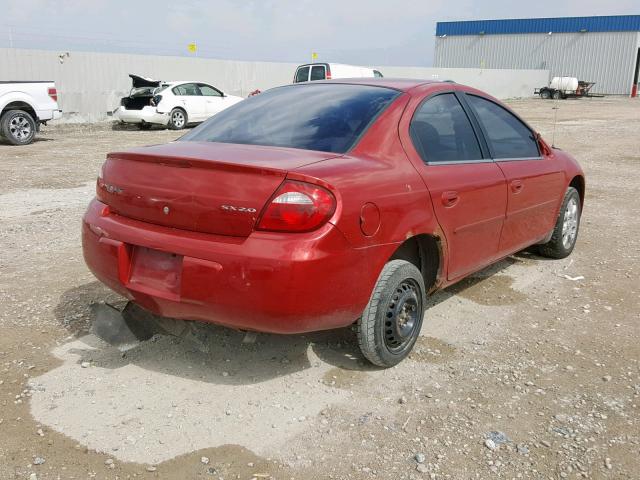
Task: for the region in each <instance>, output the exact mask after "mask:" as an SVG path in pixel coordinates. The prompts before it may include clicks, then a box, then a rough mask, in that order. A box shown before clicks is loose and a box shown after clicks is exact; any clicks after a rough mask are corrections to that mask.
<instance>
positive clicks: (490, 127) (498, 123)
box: [467, 95, 540, 158]
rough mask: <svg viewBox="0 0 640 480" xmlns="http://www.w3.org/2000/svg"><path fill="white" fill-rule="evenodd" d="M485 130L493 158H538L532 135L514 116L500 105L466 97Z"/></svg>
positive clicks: (483, 99)
mask: <svg viewBox="0 0 640 480" xmlns="http://www.w3.org/2000/svg"><path fill="white" fill-rule="evenodd" d="M467 99H468V100H469V103H470V104H471V106H472V107H473V109H474V111H475V113H476V115H477V117H478V119H479V120H480V122H482V125H483V127H484V129H485V132H486V136H487V137H488V138H487V140H488V142H489V144H490V147H491V150H492V154H493V157H494V158H533V157H538V156H540V152H539V151H538V144H537V143H536V140H535V137H534V134H533V132H532V131H531V130H529V128H528V127H527V126H526V125H525V124H524V123H522V122H521V121H520V120H519V119H518V118H517V117H516V116H515V115H513V114H512V113H511V112H509V111H508V110H505V109H504V108H502V107H501V106H500V105H498V104H496V103H493V102H492V101H490V100H487V99H485V98H482V97H478V96H476V95H467Z"/></svg>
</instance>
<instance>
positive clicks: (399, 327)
mask: <svg viewBox="0 0 640 480" xmlns="http://www.w3.org/2000/svg"><path fill="white" fill-rule="evenodd" d="M419 288H420V287H419V285H418V284H417V283H416V282H415V281H414V280H412V279H407V280H405V281H403V282H402V283H400V285H398V287H397V288H396V290H395V292H394V293H393V296H392V297H391V301H390V302H389V305H387V311H386V314H385V323H384V342H385V346H386V347H387V349H388V350H389V352H391V353H396V354H397V353H401V352H402V351H403V350H405V349H406V348H407V347H408V346H409V345H410V344H411V343H412V341H413V339H414V337H415V333H416V330H417V329H418V328H419V326H420V323H421V322H420V321H421V318H420V315H421V314H422V301H421V299H420V296H419V294H418V292H419Z"/></svg>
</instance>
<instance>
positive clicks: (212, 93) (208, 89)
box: [198, 83, 222, 97]
mask: <svg viewBox="0 0 640 480" xmlns="http://www.w3.org/2000/svg"><path fill="white" fill-rule="evenodd" d="M198 87H200V92H201V93H202V95H204V96H205V97H221V96H222V95H221V94H220V92H219V91H218V90H216V89H215V88H213V87H212V86H210V85H207V84H205V83H199V84H198Z"/></svg>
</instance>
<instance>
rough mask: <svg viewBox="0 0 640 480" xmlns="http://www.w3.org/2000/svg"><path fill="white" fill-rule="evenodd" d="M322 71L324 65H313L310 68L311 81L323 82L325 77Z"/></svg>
mask: <svg viewBox="0 0 640 480" xmlns="http://www.w3.org/2000/svg"><path fill="white" fill-rule="evenodd" d="M324 70H325V68H324V65H314V66H313V67H311V81H313V80H324V79H325V77H326V75H325V71H324Z"/></svg>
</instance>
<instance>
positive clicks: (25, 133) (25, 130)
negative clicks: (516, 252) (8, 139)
mask: <svg viewBox="0 0 640 480" xmlns="http://www.w3.org/2000/svg"><path fill="white" fill-rule="evenodd" d="M31 131H32V130H31V124H30V123H29V120H27V118H26V117H24V116H22V115H17V116H15V117H13V118H12V119H11V121H10V122H9V132H10V133H11V136H12V137H13V138H15V139H16V140H20V141H23V140H25V139H27V138H29V136H30V135H31Z"/></svg>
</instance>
